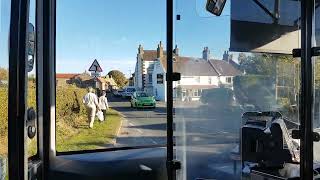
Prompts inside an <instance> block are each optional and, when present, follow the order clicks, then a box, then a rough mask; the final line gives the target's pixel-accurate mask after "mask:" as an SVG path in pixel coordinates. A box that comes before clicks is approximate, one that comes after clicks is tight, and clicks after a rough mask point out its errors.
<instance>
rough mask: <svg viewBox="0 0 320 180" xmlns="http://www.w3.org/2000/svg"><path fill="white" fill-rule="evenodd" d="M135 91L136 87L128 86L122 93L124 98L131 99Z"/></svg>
mask: <svg viewBox="0 0 320 180" xmlns="http://www.w3.org/2000/svg"><path fill="white" fill-rule="evenodd" d="M134 92H136V89H135V88H134V87H127V88H125V90H124V91H123V93H121V95H122V97H123V98H127V99H130V98H131V96H132V95H133V93H134Z"/></svg>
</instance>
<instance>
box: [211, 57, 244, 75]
mask: <svg viewBox="0 0 320 180" xmlns="http://www.w3.org/2000/svg"><path fill="white" fill-rule="evenodd" d="M210 63H211V64H212V65H213V67H214V68H215V70H217V71H218V72H219V73H220V75H221V76H237V75H240V74H241V72H240V71H239V70H237V69H236V68H235V67H234V66H233V65H231V64H229V63H228V62H226V61H221V60H213V59H211V60H210Z"/></svg>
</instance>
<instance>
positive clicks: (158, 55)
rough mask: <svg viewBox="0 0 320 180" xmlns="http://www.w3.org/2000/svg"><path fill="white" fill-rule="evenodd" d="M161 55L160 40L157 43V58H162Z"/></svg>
mask: <svg viewBox="0 0 320 180" xmlns="http://www.w3.org/2000/svg"><path fill="white" fill-rule="evenodd" d="M162 57H163V47H162V42H161V41H160V43H159V44H158V48H157V58H162Z"/></svg>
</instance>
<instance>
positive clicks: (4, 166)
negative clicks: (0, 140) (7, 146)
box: [0, 156, 7, 180]
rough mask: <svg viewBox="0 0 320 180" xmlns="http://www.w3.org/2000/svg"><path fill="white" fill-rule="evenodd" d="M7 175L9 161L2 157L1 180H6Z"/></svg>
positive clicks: (0, 160) (0, 161)
mask: <svg viewBox="0 0 320 180" xmlns="http://www.w3.org/2000/svg"><path fill="white" fill-rule="evenodd" d="M6 174H7V161H6V158H5V157H2V156H0V180H5V178H6Z"/></svg>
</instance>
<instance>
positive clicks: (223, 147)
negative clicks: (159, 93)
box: [109, 96, 241, 179]
mask: <svg viewBox="0 0 320 180" xmlns="http://www.w3.org/2000/svg"><path fill="white" fill-rule="evenodd" d="M109 102H110V105H111V107H112V108H113V109H115V110H117V111H119V112H120V113H122V115H123V116H124V118H125V120H124V121H123V124H122V127H121V130H120V133H119V136H118V137H117V139H116V144H115V146H116V147H124V146H146V145H165V144H166V106H165V103H164V102H158V103H157V108H156V109H134V108H131V107H130V102H129V100H125V99H122V98H115V97H112V96H110V97H109ZM174 106H175V115H174V123H175V130H176V131H175V132H174V135H175V137H176V138H175V142H176V153H175V154H176V158H177V159H179V160H181V162H183V163H182V166H183V169H184V170H186V171H180V175H179V176H182V179H184V177H188V178H187V179H194V178H195V177H199V176H202V175H203V176H202V177H203V178H208V177H213V176H214V177H219V176H221V177H222V176H224V177H225V176H226V174H228V175H230V178H229V179H233V177H235V176H233V175H234V174H237V175H239V172H240V168H237V169H236V171H235V172H234V161H233V160H232V159H231V158H230V152H231V151H233V150H234V149H235V148H236V146H237V144H238V143H239V127H240V122H241V118H240V117H241V115H240V114H237V115H235V114H234V113H232V112H225V113H221V112H219V113H217V112H214V111H212V109H208V108H206V107H204V106H203V105H201V104H199V103H186V104H177V103H175V105H174ZM221 114H224V115H221ZM237 164H239V162H237ZM238 167H240V166H239V165H238ZM210 174H211V175H210ZM227 177H228V176H227Z"/></svg>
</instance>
